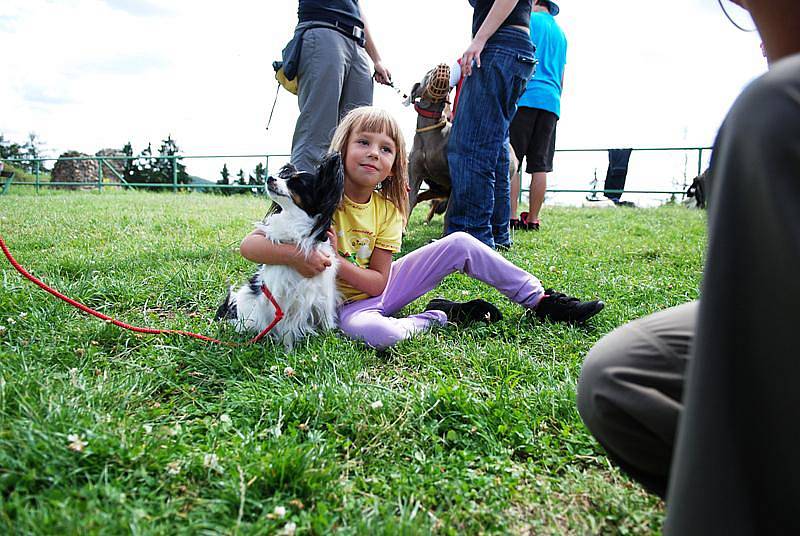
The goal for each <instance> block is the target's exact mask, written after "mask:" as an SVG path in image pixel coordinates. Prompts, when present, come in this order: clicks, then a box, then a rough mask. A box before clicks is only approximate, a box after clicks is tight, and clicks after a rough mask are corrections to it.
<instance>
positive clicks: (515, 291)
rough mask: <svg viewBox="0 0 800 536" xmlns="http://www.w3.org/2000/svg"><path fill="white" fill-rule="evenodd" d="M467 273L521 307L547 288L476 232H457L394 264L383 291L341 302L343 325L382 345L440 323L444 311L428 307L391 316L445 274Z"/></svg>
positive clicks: (352, 335)
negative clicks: (406, 315)
mask: <svg viewBox="0 0 800 536" xmlns="http://www.w3.org/2000/svg"><path fill="white" fill-rule="evenodd" d="M453 272H463V273H465V274H467V275H468V276H470V277H473V278H475V279H478V280H479V281H483V282H484V283H487V284H489V285H491V286H493V287H494V288H496V289H497V290H499V291H500V292H501V293H503V294H504V295H505V296H506V297H508V299H510V300H511V301H513V302H516V303H518V304H520V305H522V306H523V307H527V308H531V309H532V308H534V307H536V305H537V304H538V303H539V300H541V299H542V295H543V294H544V290H543V289H542V284H541V283H540V282H539V280H538V279H536V278H535V277H533V276H532V275H531V274H529V273H528V272H526V271H525V270H522V269H521V268H517V267H516V266H514V265H513V264H511V263H510V262H508V261H507V260H506V259H504V258H503V257H502V256H501V255H500V254H498V253H497V252H496V251H494V250H493V249H491V248H490V247H489V246H487V245H486V244H484V243H483V242H481V241H480V240H478V239H476V238H474V237H473V236H471V235H469V234H467V233H464V232H457V233H453V234H451V235H448V236H446V237H444V238H442V239H441V240H437V241H436V242H434V243H432V244H428V245H427V246H424V247H421V248H419V249H418V250H416V251H413V252H411V253H409V254H408V255H406V256H405V257H402V258H401V259H398V260H396V261H395V262H393V263H392V267H391V270H390V271H389V280H388V282H387V283H386V288H385V289H384V291H383V294H381V295H380V296H374V297H372V298H367V299H365V300H359V301H356V302H353V303H348V304H346V305H343V306H342V307H341V308H340V309H339V329H341V330H342V332H343V333H344V334H345V335H347V336H348V337H350V338H353V339H359V340H363V341H364V342H366V343H367V344H369V345H370V346H373V347H375V348H378V349H383V348H388V347H389V346H392V345H394V344H397V343H398V342H400V341H402V340H405V339H407V338H409V337H411V336H412V335H414V334H415V333H417V332H420V331H423V330H425V329H427V328H428V327H430V326H431V324H433V323H434V322H435V323H438V324H442V325H444V324H445V323H447V315H445V314H444V313H443V312H442V311H425V312H422V313H419V314H416V315H411V316H409V317H406V318H393V317H392V316H391V315H393V314H394V313H396V312H397V311H399V310H400V309H402V308H403V307H405V306H406V305H408V304H409V303H411V302H412V301H414V300H416V299H417V298H419V297H420V296H422V295H423V294H425V293H426V292H430V291H431V290H433V289H434V288H436V285H438V284H439V283H440V282H441V281H442V279H444V278H445V276H447V275H449V274H452V273H453Z"/></svg>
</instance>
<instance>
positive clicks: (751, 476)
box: [578, 0, 800, 535]
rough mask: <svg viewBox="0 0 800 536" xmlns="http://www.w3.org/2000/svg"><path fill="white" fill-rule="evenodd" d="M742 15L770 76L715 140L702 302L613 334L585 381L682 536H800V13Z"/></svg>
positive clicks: (617, 448) (615, 448)
mask: <svg viewBox="0 0 800 536" xmlns="http://www.w3.org/2000/svg"><path fill="white" fill-rule="evenodd" d="M736 3H737V4H739V5H741V6H742V7H745V8H746V9H748V10H749V11H750V13H751V15H752V17H753V20H754V21H755V23H756V26H757V28H758V30H759V32H760V33H761V37H762V39H763V41H764V46H765V49H766V52H767V57H768V60H769V62H770V69H769V71H768V72H767V73H766V74H765V75H763V76H761V77H760V78H758V79H757V80H755V81H754V82H753V83H752V84H751V85H750V86H749V87H747V88H746V89H745V90H744V92H743V93H742V94H741V95H740V96H739V98H738V99H737V100H736V102H735V103H734V105H733V107H732V108H731V110H730V112H729V113H728V116H727V117H726V119H725V121H724V123H723V125H722V128H721V129H720V132H719V134H718V136H717V140H716V142H715V144H714V161H713V163H712V166H711V173H710V180H711V196H710V212H709V245H708V252H707V256H706V259H707V260H706V264H705V269H704V272H703V284H702V288H701V298H700V301H699V302H695V303H690V304H685V305H682V306H679V307H675V308H672V309H668V310H666V311H662V312H660V313H656V314H654V315H651V316H649V317H647V318H643V319H640V320H636V321H634V322H632V323H631V324H628V325H626V326H623V327H621V328H619V329H617V330H616V331H614V332H612V333H611V334H609V335H607V336H606V337H605V338H603V339H602V340H601V341H600V342H599V343H598V344H597V345H596V346H595V347H594V348H593V349H592V350H591V351H590V353H589V355H588V356H587V358H586V361H585V363H584V366H583V370H582V371H581V377H580V380H579V383H578V410H579V412H580V414H581V417H582V418H583V420H584V422H585V424H586V426H587V427H588V428H589V430H590V431H591V432H592V434H594V436H595V437H596V438H597V439H598V441H599V442H600V443H601V444H602V445H603V446H604V447H605V449H606V451H607V452H608V454H609V457H610V458H611V459H612V461H614V462H616V463H617V464H618V465H619V466H620V467H621V468H622V469H623V470H624V471H626V472H627V473H628V474H630V475H631V476H632V477H633V478H635V479H637V480H638V481H639V482H641V483H642V484H643V485H644V486H645V487H646V488H647V489H649V490H651V491H653V492H655V493H658V494H659V495H661V496H662V497H665V498H666V502H667V519H666V523H665V527H664V532H665V534H667V535H670V534H674V535H687V534H688V535H692V534H726V535H728V534H799V533H800V516H799V515H798V514H797V505H798V504H800V464H798V463H797V461H796V458H797V453H798V452H799V451H800V450H799V449H800V447H799V446H798V445H800V442H799V441H798V439H799V438H798V433H797V431H796V430H797V423H798V422H800V388H798V381H800V355H798V343H797V341H798V333H800V277H798V273H797V272H798V267H800V2H797V0H738V1H736Z"/></svg>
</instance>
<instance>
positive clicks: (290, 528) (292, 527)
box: [283, 521, 297, 536]
mask: <svg viewBox="0 0 800 536" xmlns="http://www.w3.org/2000/svg"><path fill="white" fill-rule="evenodd" d="M295 532H297V523H295V522H294V521H289V522H288V523H286V524H285V525H284V526H283V534H285V535H286V536H294V533H295Z"/></svg>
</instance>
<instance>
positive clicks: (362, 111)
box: [331, 106, 408, 221]
mask: <svg viewBox="0 0 800 536" xmlns="http://www.w3.org/2000/svg"><path fill="white" fill-rule="evenodd" d="M354 132H375V133H379V134H386V135H387V136H389V137H390V138H392V140H393V141H394V146H395V157H394V165H393V166H392V174H391V175H389V176H388V177H386V179H384V180H383V182H381V184H380V190H381V192H382V193H383V195H384V196H385V197H386V198H387V199H388V200H389V201H390V202H391V203H392V204H393V205H394V206H396V207H397V209H398V210H399V211H400V213H401V214H402V215H403V221H405V220H406V218H407V214H408V190H407V185H408V155H407V154H406V142H405V138H403V133H402V132H401V131H400V125H398V124H397V121H396V120H395V118H394V117H392V116H391V115H389V113H388V112H387V111H386V110H382V109H380V108H376V107H374V106H363V107H361V108H356V109H355V110H353V111H351V112H350V113H348V114H347V115H346V116H345V117H344V119H342V122H341V123H340V124H339V126H338V127H337V128H336V132H334V134H333V140H332V141H331V151H339V152H340V153H341V154H342V160H343V161H344V160H346V159H347V146H348V144H349V143H350V136H351V135H352V134H353V133H354Z"/></svg>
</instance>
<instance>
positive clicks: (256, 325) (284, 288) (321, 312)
mask: <svg viewBox="0 0 800 536" xmlns="http://www.w3.org/2000/svg"><path fill="white" fill-rule="evenodd" d="M267 191H268V193H269V196H270V197H271V198H272V200H273V201H274V202H275V204H274V205H273V208H272V209H270V211H269V212H268V213H267V215H266V216H265V217H264V220H263V221H262V222H260V223H257V224H256V229H258V230H260V231H262V232H263V233H264V235H265V236H266V239H268V240H272V241H273V242H277V243H283V244H287V243H288V244H296V245H297V247H298V249H299V250H300V251H301V252H302V253H303V254H304V255H306V256H308V255H310V254H311V252H313V251H319V252H321V253H323V254H325V255H327V256H329V257H330V258H331V260H332V265H331V266H330V267H328V268H326V269H325V270H324V271H323V272H322V273H320V274H317V275H315V276H314V277H310V278H306V277H303V276H302V275H300V273H298V272H297V271H296V270H295V269H294V268H291V267H289V266H283V265H267V264H264V265H261V266H259V269H258V271H257V272H256V273H255V275H253V277H252V278H251V279H250V282H249V283H248V284H246V285H244V286H242V287H241V288H240V289H239V290H238V291H234V287H231V288H230V289H229V290H228V295H227V296H226V298H225V300H224V301H223V302H222V304H221V305H220V306H219V309H218V310H217V314H216V318H217V319H227V320H229V321H230V322H232V323H233V324H234V325H235V326H236V329H237V331H239V332H251V333H260V332H261V331H262V330H264V329H265V328H266V327H267V326H268V325H269V324H270V323H271V322H272V321H273V319H274V318H275V308H274V307H273V305H272V303H270V301H269V300H268V299H267V297H266V296H265V295H264V292H263V291H262V285H266V287H267V289H269V291H270V292H271V293H272V295H273V296H274V298H275V300H276V301H277V303H278V305H280V307H281V309H282V310H283V312H284V317H283V319H282V320H280V321H279V322H278V323H277V324H276V325H275V327H274V328H273V329H272V330H271V331H270V332H269V336H270V337H272V339H273V340H275V341H277V342H281V343H283V345H284V346H285V347H286V348H287V349H290V348H292V346H293V345H294V343H295V342H296V341H297V340H299V339H301V338H303V337H306V336H308V335H313V334H316V333H318V332H320V331H324V330H327V329H331V328H333V327H335V325H336V307H337V306H338V305H339V302H340V298H339V294H338V292H337V290H336V268H337V265H336V263H337V261H336V255H335V252H334V251H333V248H332V247H331V243H330V241H329V240H328V236H327V231H328V229H329V228H330V226H331V222H332V220H333V214H334V212H335V211H336V209H337V208H338V207H339V205H340V203H341V201H342V196H343V193H344V170H343V168H342V158H341V156H340V155H339V154H338V153H332V154H329V155H327V156H326V157H325V158H324V159H323V161H322V163H321V164H320V166H319V168H318V169H317V172H316V173H307V172H304V171H298V170H297V169H295V168H294V166H292V165H286V166H284V167H283V168H282V169H281V171H280V172H279V173H278V178H277V179H276V178H274V177H269V179H267Z"/></svg>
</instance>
